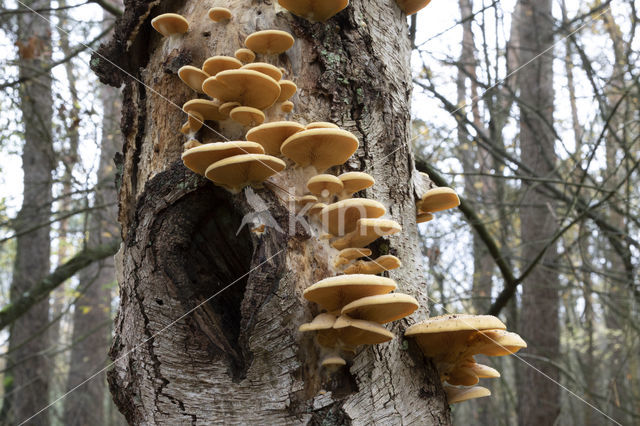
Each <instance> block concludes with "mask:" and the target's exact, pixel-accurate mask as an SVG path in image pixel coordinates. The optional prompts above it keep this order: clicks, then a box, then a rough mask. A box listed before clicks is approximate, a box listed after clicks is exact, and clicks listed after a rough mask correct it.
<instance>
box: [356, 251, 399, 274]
mask: <svg viewBox="0 0 640 426" xmlns="http://www.w3.org/2000/svg"><path fill="white" fill-rule="evenodd" d="M400 266H402V262H400V259H398V258H397V257H395V256H393V255H390V254H386V255H384V256H380V257H379V258H377V259H376V260H371V261H368V262H364V261H359V262H356V263H354V264H353V265H351V266H349V267H348V268H347V269H345V270H344V273H345V274H347V275H350V274H381V273H383V272H385V271H391V270H392V269H397V268H399V267H400Z"/></svg>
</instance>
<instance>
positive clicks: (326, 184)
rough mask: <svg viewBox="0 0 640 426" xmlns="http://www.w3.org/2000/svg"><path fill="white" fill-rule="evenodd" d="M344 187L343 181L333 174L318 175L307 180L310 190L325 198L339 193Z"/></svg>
mask: <svg viewBox="0 0 640 426" xmlns="http://www.w3.org/2000/svg"><path fill="white" fill-rule="evenodd" d="M343 188H344V185H343V184H342V181H341V180H340V179H338V178H337V177H335V176H333V175H327V174H322V175H316V176H314V177H312V178H311V179H309V181H307V189H308V190H309V192H311V193H312V194H313V195H317V196H321V197H323V198H327V197H329V196H331V195H334V194H338V193H339V192H340V191H342V189H343Z"/></svg>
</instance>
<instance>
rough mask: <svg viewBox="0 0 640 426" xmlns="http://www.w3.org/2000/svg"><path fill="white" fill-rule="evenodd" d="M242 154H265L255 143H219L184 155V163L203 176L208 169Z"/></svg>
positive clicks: (195, 149)
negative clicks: (221, 161) (214, 164)
mask: <svg viewBox="0 0 640 426" xmlns="http://www.w3.org/2000/svg"><path fill="white" fill-rule="evenodd" d="M242 154H264V149H263V148H262V147H261V146H260V145H259V144H257V143H255V142H246V141H237V142H217V143H208V144H205V145H200V146H197V147H195V148H191V149H188V150H187V151H185V152H183V153H182V162H183V163H184V165H185V166H187V167H188V168H189V169H190V170H192V171H194V172H195V173H197V174H199V175H203V176H204V173H205V171H206V170H207V168H208V167H209V166H210V165H212V164H213V163H216V162H218V161H220V160H224V159H225V158H229V157H233V156H235V155H242Z"/></svg>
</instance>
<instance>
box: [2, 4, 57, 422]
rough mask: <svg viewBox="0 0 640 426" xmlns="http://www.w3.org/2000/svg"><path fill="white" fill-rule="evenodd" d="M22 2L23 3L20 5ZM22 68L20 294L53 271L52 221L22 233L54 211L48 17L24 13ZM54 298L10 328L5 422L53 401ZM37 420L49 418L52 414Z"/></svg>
mask: <svg viewBox="0 0 640 426" xmlns="http://www.w3.org/2000/svg"><path fill="white" fill-rule="evenodd" d="M24 3H25V4H27V5H28V6H29V7H32V8H36V9H37V8H48V7H50V4H49V1H25V2H24ZM19 7H20V8H22V6H19ZM17 19H18V37H17V42H16V44H17V46H18V49H19V72H20V77H21V78H30V80H29V81H28V82H26V83H24V84H22V85H21V87H20V109H21V112H22V121H23V124H24V148H23V152H22V162H23V171H24V192H23V194H24V195H23V202H22V208H21V209H20V213H19V214H18V218H17V220H16V233H17V234H19V235H20V236H19V237H18V241H17V251H16V260H15V266H14V271H13V281H12V283H11V299H12V300H15V299H17V298H18V297H20V296H21V295H22V294H23V293H24V292H27V291H29V289H30V288H31V287H32V286H33V285H35V284H36V283H37V282H38V281H39V280H40V279H42V278H43V277H44V276H45V275H47V274H48V273H49V254H50V237H49V230H50V226H47V225H45V226H42V227H40V228H38V229H37V230H34V231H31V232H28V233H24V234H22V233H21V231H23V230H24V229H29V228H31V227H33V225H34V224H40V223H42V224H44V223H47V222H48V220H49V215H50V212H51V202H52V195H51V187H52V178H51V173H52V170H53V168H54V166H55V158H54V153H53V149H52V136H51V117H52V109H53V98H52V95H51V75H50V74H49V73H44V74H43V75H39V76H37V77H36V75H37V74H39V73H40V70H41V69H42V68H44V67H46V66H47V64H48V63H49V61H50V55H51V32H50V28H49V27H48V26H47V24H46V22H44V21H42V19H41V18H39V17H38V16H36V15H35V14H32V13H22V14H19V15H18V18H17ZM48 322H49V302H48V300H45V301H42V302H40V303H38V304H37V305H35V306H34V307H33V308H31V309H30V310H29V311H28V312H27V313H26V314H24V315H23V316H22V317H20V318H19V319H18V320H16V321H15V322H14V323H13V325H12V326H11V328H10V338H9V355H8V357H7V367H8V370H7V373H6V376H5V377H6V378H5V398H4V405H3V409H2V419H1V422H2V423H4V424H11V423H15V422H20V421H21V420H24V419H26V418H28V417H30V416H31V415H33V414H34V413H36V412H37V411H38V410H40V409H41V408H43V407H44V406H45V405H47V402H48V388H49V378H50V365H49V362H48V361H49V358H48V357H47V354H46V350H47V349H48V348H49V343H50V342H49V338H48V331H47V324H48ZM32 424H35V425H47V424H49V420H48V416H47V415H46V414H44V415H42V416H40V417H39V418H38V419H36V420H35V421H34V423H32Z"/></svg>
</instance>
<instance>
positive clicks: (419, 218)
mask: <svg viewBox="0 0 640 426" xmlns="http://www.w3.org/2000/svg"><path fill="white" fill-rule="evenodd" d="M430 220H433V215H432V214H431V213H418V214H417V215H416V223H425V222H429V221H430Z"/></svg>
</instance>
